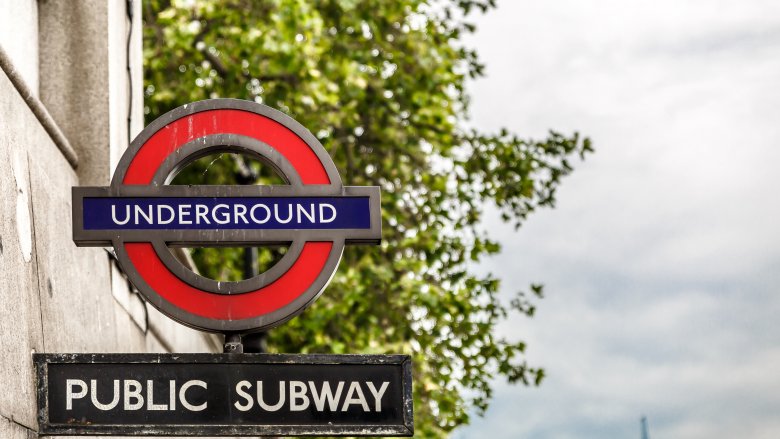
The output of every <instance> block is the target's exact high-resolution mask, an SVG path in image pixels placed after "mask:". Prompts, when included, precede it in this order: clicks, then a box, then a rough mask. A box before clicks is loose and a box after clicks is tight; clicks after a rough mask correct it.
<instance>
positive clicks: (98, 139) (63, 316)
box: [0, 0, 221, 439]
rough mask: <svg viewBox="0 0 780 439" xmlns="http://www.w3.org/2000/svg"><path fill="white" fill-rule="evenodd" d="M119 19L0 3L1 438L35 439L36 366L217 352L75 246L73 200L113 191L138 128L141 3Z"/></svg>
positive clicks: (103, 3) (97, 7) (46, 2)
mask: <svg viewBox="0 0 780 439" xmlns="http://www.w3.org/2000/svg"><path fill="white" fill-rule="evenodd" d="M125 7H126V2H125V1H124V0H92V1H89V0H74V1H65V0H41V1H39V2H36V1H34V0H18V1H17V0H0V218H1V219H2V220H1V221H0V304H2V306H0V384H1V385H2V388H3V391H2V392H0V438H12V439H16V438H30V437H37V428H38V426H37V419H36V400H35V392H34V378H35V377H34V371H33V367H32V356H31V354H32V353H33V352H74V353H77V352H213V351H217V350H219V349H220V348H221V344H220V341H219V340H218V338H217V337H215V336H211V335H206V334H204V333H200V332H197V331H194V330H191V329H188V328H186V327H184V326H181V325H179V324H177V323H175V322H173V321H171V320H169V319H167V318H165V317H164V316H162V315H161V314H160V313H158V312H157V311H156V310H154V309H153V308H151V307H150V306H147V305H146V304H145V303H144V302H143V301H142V300H141V299H140V298H139V296H138V295H137V294H135V293H134V292H133V290H132V288H131V286H130V285H129V284H128V283H127V281H126V279H125V277H124V276H123V274H122V273H121V271H120V270H119V269H118V268H117V267H116V265H115V263H114V262H113V260H112V258H111V257H110V255H109V252H108V251H107V250H106V249H103V248H77V247H76V246H75V245H74V244H73V241H72V231H71V227H72V225H71V187H73V186H79V185H82V186H83V185H101V186H106V185H108V184H109V180H110V175H111V169H112V166H113V163H115V161H116V159H117V157H119V156H120V155H121V153H122V151H124V149H125V148H127V145H128V138H129V134H136V133H137V132H138V131H139V130H140V129H141V127H142V125H143V122H142V121H143V115H142V107H143V106H142V102H141V96H142V93H141V87H142V71H141V63H140V47H141V42H140V41H141V40H140V36H141V32H140V16H141V13H140V7H141V2H140V1H135V2H133V7H134V8H136V12H135V14H134V17H135V18H134V20H135V22H134V23H132V24H131V22H130V20H129V19H128V17H127V14H126V10H125ZM131 25H133V26H135V27H134V32H132V37H131V38H133V40H132V41H131V53H130V54H129V56H128V53H127V48H126V47H127V38H128V35H129V34H130V33H129V32H128V31H129V26H131ZM128 58H129V59H130V64H131V74H130V75H128V74H127V70H126V66H127V62H128ZM131 77H132V83H131ZM131 93H132V95H133V96H134V105H133V106H132V107H131V106H130V105H129V96H130V95H131ZM128 112H129V113H128ZM128 114H129V115H130V122H129V123H128ZM69 148H70V150H69ZM71 153H72V156H71ZM76 160H77V166H74V164H76Z"/></svg>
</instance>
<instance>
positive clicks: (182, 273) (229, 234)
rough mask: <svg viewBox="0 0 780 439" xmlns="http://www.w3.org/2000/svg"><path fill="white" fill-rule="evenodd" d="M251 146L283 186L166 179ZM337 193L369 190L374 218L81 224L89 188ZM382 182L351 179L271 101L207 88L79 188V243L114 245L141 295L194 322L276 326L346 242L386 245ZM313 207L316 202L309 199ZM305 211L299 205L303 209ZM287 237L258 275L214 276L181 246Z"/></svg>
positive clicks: (323, 281) (151, 193)
mask: <svg viewBox="0 0 780 439" xmlns="http://www.w3.org/2000/svg"><path fill="white" fill-rule="evenodd" d="M225 152H227V153H238V154H245V155H248V156H252V157H254V158H256V159H258V160H260V161H262V162H263V163H265V164H267V165H270V166H271V167H272V168H273V169H275V170H276V171H277V173H278V174H279V175H280V176H281V177H282V178H283V179H284V180H285V182H286V183H288V184H287V185H279V186H238V185H236V186H207V185H203V186H170V185H169V183H170V182H171V180H172V179H173V177H174V176H175V175H176V173H178V172H179V171H180V170H181V169H182V168H183V167H185V166H186V165H188V164H189V163H192V161H194V160H197V159H199V158H202V157H205V156H207V155H210V154H215V153H225ZM166 195H167V196H170V197H183V198H188V197H206V198H213V199H217V198H219V197H226V198H230V197H250V198H251V197H254V198H258V199H259V198H263V197H277V198H290V199H291V198H301V197H340V198H350V197H359V198H365V199H367V201H368V214H369V220H368V227H367V228H360V229H358V228H341V229H339V228H328V227H323V228H320V229H317V228H303V227H302V228H297V229H294V228H286V229H284V230H281V229H279V230H272V229H235V228H230V227H225V228H221V229H220V228H215V229H211V230H204V229H191V230H182V229H179V230H145V229H142V228H139V229H122V230H116V229H101V230H94V229H91V230H85V229H84V215H85V211H84V204H83V203H84V200H85V199H87V198H122V197H128V198H131V197H144V198H147V199H151V198H160V197H165V196H166ZM380 197H381V195H380V188H379V187H377V186H345V185H343V183H342V180H341V176H340V175H339V173H338V169H337V168H336V165H335V164H334V162H333V160H332V158H331V157H330V155H329V154H328V152H327V151H326V150H325V148H324V147H323V146H322V144H321V143H320V142H319V140H317V138H316V137H315V136H314V135H313V134H312V133H311V132H309V131H308V130H307V129H306V128H305V127H304V126H302V125H301V124H300V123H298V122H297V121H295V120H294V119H292V118H291V117H290V116H288V115H286V114H284V113H282V112H280V111H278V110H275V109H273V108H271V107H268V106H265V105H262V104H259V103H255V102H252V101H245V100H239V99H209V100H204V101H198V102H193V103H189V104H186V105H183V106H181V107H178V108H175V109H173V110H171V111H169V112H168V113H166V114H164V115H162V116H160V117H159V118H157V119H156V120H154V121H153V122H152V123H150V124H149V125H148V126H147V127H146V128H144V130H143V131H142V132H141V133H140V134H139V135H138V137H136V138H135V140H133V142H132V143H131V144H130V146H129V148H128V149H127V150H126V151H125V153H124V154H123V155H122V157H121V159H120V160H119V163H118V165H117V167H116V170H115V172H114V175H113V178H112V180H111V184H110V185H109V186H108V187H74V188H73V189H72V209H71V211H72V212H71V214H72V216H73V221H72V223H73V240H74V242H75V243H76V245H77V246H109V245H110V246H113V247H114V250H115V254H116V258H117V262H118V263H119V265H120V267H121V268H122V271H123V272H124V273H125V274H126V275H127V277H128V280H129V281H130V282H131V283H132V284H133V285H134V286H135V287H136V288H137V289H138V291H139V293H140V294H141V296H142V297H143V298H144V299H145V300H146V301H147V302H148V303H149V304H151V305H152V306H154V307H155V308H156V309H158V310H159V311H160V312H162V313H163V314H165V315H166V316H168V317H170V318H171V319H173V320H175V321H177V322H179V323H181V324H184V325H186V326H189V327H191V328H194V329H198V330H201V331H207V332H215V333H223V334H248V333H252V332H258V331H263V330H267V329H270V328H273V327H276V326H279V325H281V324H283V323H285V322H286V321H288V320H289V319H291V318H293V317H295V316H297V315H298V314H300V313H301V312H303V311H304V310H305V309H306V308H307V307H308V306H310V305H311V304H312V303H313V302H314V301H315V300H316V299H317V298H318V297H319V296H320V294H322V292H323V291H324V289H325V288H326V286H327V285H328V283H329V282H330V279H331V278H332V277H333V275H334V274H335V272H336V269H337V268H338V265H339V262H340V260H341V256H342V252H343V250H344V247H345V246H346V245H351V244H379V243H380V241H381V236H382V218H381V207H380V205H381V200H380ZM312 206H313V205H312ZM299 215H300V214H299ZM279 244H282V245H289V248H288V251H287V252H286V253H285V254H284V256H283V257H282V258H281V260H280V261H278V262H277V263H276V264H275V265H274V266H273V267H272V268H270V269H269V270H267V271H266V272H264V273H260V274H258V275H257V276H254V277H252V278H250V279H245V280H240V281H217V280H214V279H209V278H207V277H204V276H201V275H200V274H198V273H195V272H194V271H192V270H190V269H189V268H187V267H185V266H184V264H183V263H182V262H181V261H179V259H178V258H176V257H175V255H174V254H173V253H172V252H171V250H170V247H175V246H193V247H194V246H200V245H205V246H209V247H211V246H236V247H247V246H252V245H279Z"/></svg>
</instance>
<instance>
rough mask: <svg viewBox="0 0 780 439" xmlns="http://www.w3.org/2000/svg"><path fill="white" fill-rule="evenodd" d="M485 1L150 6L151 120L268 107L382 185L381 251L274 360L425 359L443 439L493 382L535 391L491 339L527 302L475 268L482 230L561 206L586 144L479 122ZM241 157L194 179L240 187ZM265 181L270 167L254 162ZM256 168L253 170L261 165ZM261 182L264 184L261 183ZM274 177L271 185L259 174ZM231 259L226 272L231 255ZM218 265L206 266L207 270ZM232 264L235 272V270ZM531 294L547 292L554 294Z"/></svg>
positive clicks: (354, 257) (276, 0)
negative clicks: (204, 102) (490, 130)
mask: <svg viewBox="0 0 780 439" xmlns="http://www.w3.org/2000/svg"><path fill="white" fill-rule="evenodd" d="M493 3H494V2H493V0H486V1H467V0H457V1H456V0H452V1H436V0H429V1H425V0H319V1H307V0H255V1H250V0H231V1H222V2H218V1H216V0H190V1H174V2H172V3H169V2H166V1H163V0H153V1H148V2H145V3H144V21H145V28H144V66H145V69H146V84H145V87H146V109H145V110H146V114H147V118H148V120H152V119H154V118H155V117H157V116H159V115H160V114H162V113H164V112H165V111H167V110H169V109H172V108H174V107H177V106H179V105H181V104H183V103H187V102H191V101H195V100H200V99H206V98H214V97H233V98H242V99H249V100H255V101H257V102H262V103H265V104H267V105H270V106H272V107H275V108H277V109H280V110H282V111H284V112H286V113H288V114H290V115H291V116H292V117H294V118H295V119H297V120H298V121H299V122H301V123H302V124H303V125H304V126H306V127H308V128H309V129H310V130H311V131H312V132H313V133H314V134H315V135H316V136H317V137H318V138H319V140H320V141H321V142H322V144H323V145H324V146H325V148H326V149H327V150H328V151H329V152H330V154H331V156H332V157H333V159H334V161H335V162H336V165H337V167H338V168H339V170H340V172H341V173H342V177H343V179H344V181H345V182H346V183H347V184H350V185H378V186H381V188H382V211H383V225H384V226H383V243H382V245H381V247H379V248H376V247H354V246H353V247H350V248H348V249H347V250H346V251H345V254H344V259H343V261H342V263H341V265H340V269H339V271H338V273H337V275H336V276H335V277H334V279H333V281H332V282H331V284H330V286H329V288H328V289H327V291H326V292H325V294H324V295H323V296H322V297H321V298H320V299H319V300H318V301H317V302H316V303H315V304H314V305H313V306H312V307H311V308H310V309H309V310H307V311H306V312H305V313H304V314H302V316H301V317H299V318H296V319H293V320H292V321H291V322H289V323H288V324H286V325H284V326H282V327H280V328H277V329H275V330H273V331H271V333H270V334H269V346H270V348H271V349H273V350H275V351H287V352H304V353H308V352H335V353H407V354H411V355H412V356H413V364H414V384H415V386H414V396H415V421H416V422H415V424H416V429H417V433H418V434H419V435H420V436H424V437H428V436H430V437H442V436H446V434H447V432H449V431H451V430H452V429H453V428H455V427H456V426H458V425H461V424H464V423H467V422H468V415H469V412H470V411H471V407H474V406H475V407H477V408H478V409H479V410H484V409H485V408H486V407H487V404H488V400H489V399H490V397H491V387H490V382H491V380H492V379H493V378H494V377H496V376H503V377H506V378H507V379H508V380H509V381H510V382H521V383H524V384H538V383H539V381H540V380H541V379H542V377H543V371H542V370H541V369H537V368H533V367H529V366H528V365H527V364H526V362H525V360H524V358H523V351H524V346H525V345H524V344H523V343H522V342H519V341H513V340H506V339H503V338H500V337H498V336H496V335H495V334H494V328H495V326H496V324H497V323H499V322H500V321H502V320H503V319H505V318H506V317H507V316H508V313H510V312H519V313H524V314H526V315H529V316H530V315H532V314H533V309H534V308H533V305H532V304H531V302H530V301H529V299H528V298H527V297H525V296H523V295H522V294H521V295H520V296H519V297H518V298H517V299H516V300H515V301H513V302H512V303H511V304H505V303H502V302H501V301H500V300H499V298H498V288H499V281H498V279H495V278H494V277H491V276H477V275H475V274H473V273H472V272H471V271H469V266H470V265H471V264H473V263H476V262H478V261H480V260H481V259H482V258H484V257H485V256H487V255H491V254H496V253H498V252H499V250H500V245H499V243H498V242H496V241H494V240H492V239H490V238H489V237H488V235H487V233H485V231H484V230H482V229H481V228H480V220H481V219H482V217H483V211H484V208H485V206H486V205H490V204H491V203H493V204H495V205H496V206H497V207H498V208H499V210H500V211H501V212H502V215H503V216H504V219H505V220H507V221H512V222H514V223H515V224H516V225H517V226H519V225H520V224H521V222H522V221H523V220H524V219H525V218H526V216H527V215H528V214H529V213H531V212H533V211H534V210H535V209H537V208H538V207H540V206H552V205H553V204H554V201H555V192H556V188H557V187H558V184H559V182H560V180H561V178H562V177H563V176H564V175H566V174H567V173H569V172H570V171H571V169H572V167H571V164H570V161H571V160H572V158H574V157H576V156H580V157H582V156H584V155H585V154H586V153H587V152H589V151H591V147H590V143H589V141H588V140H587V139H580V138H579V137H578V136H577V134H574V135H571V136H566V135H562V134H558V133H551V134H550V136H549V137H548V138H546V139H544V140H538V141H536V140H525V139H522V138H520V137H518V136H517V135H515V134H512V133H510V132H508V131H501V132H499V133H495V134H487V133H482V132H479V131H477V130H474V129H470V128H464V127H466V126H467V123H466V115H467V105H468V96H467V94H466V92H465V85H466V81H467V80H469V79H470V78H476V77H479V76H481V75H482V74H483V66H482V65H481V64H480V63H479V60H478V58H477V54H476V53H475V52H474V51H472V50H470V49H468V48H466V47H464V46H463V44H462V43H461V42H460V40H461V37H462V36H463V35H464V34H466V33H468V32H471V31H473V29H474V26H473V25H472V24H470V23H468V21H467V20H468V17H469V14H470V13H471V12H472V10H475V9H477V10H481V11H485V10H487V9H488V8H490V7H493V6H494V5H493ZM248 168H252V167H248V166H247V165H246V164H245V163H243V162H242V161H240V160H225V159H224V158H223V159H219V160H217V161H216V162H214V163H212V164H210V162H200V163H199V164H196V166H193V167H191V168H190V170H189V173H187V172H185V173H184V174H182V175H181V176H180V179H181V181H185V182H186V181H188V180H192V181H198V180H199V179H200V178H202V177H203V174H204V173H206V172H208V174H209V175H210V176H211V177H210V178H213V179H214V181H215V182H222V183H235V182H238V180H235V177H234V176H235V175H243V174H246V172H244V173H243V174H241V172H239V174H235V172H234V171H236V170H239V171H242V170H243V171H245V170H246V169H248ZM254 170H255V171H259V169H254ZM250 175H251V173H250ZM253 178H254V177H253ZM268 178H270V176H268V175H265V176H261V178H260V180H259V181H260V182H264V181H266V180H267V179H268ZM195 257H196V259H197V260H198V261H199V262H200V263H201V267H203V270H204V271H205V272H206V273H207V274H209V275H211V276H227V277H229V278H236V277H240V272H238V267H240V260H241V251H240V250H239V249H235V250H230V251H227V252H226V251H222V252H221V253H217V251H216V250H213V249H205V250H198V252H197V253H196V254H195ZM220 259H222V260H223V262H224V263H220V261H219V260H220ZM204 262H207V264H205V265H204ZM225 267H228V273H225ZM533 291H534V293H535V294H537V295H538V296H540V297H541V287H539V286H536V285H534V286H533Z"/></svg>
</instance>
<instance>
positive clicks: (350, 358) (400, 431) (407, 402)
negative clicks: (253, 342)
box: [33, 353, 414, 436]
mask: <svg viewBox="0 0 780 439" xmlns="http://www.w3.org/2000/svg"><path fill="white" fill-rule="evenodd" d="M33 363H34V367H35V371H36V393H37V397H38V398H37V399H38V426H39V434H41V435H42V436H51V435H108V436H115V435H125V436H288V435H293V436H323V435H324V436H328V435H330V436H413V435H414V419H413V416H414V413H413V397H412V365H411V358H410V357H409V356H408V355H354V354H353V355H344V354H342V355H334V354H38V353H35V354H33ZM52 364H128V365H131V364H169V365H170V364H180V365H186V364H212V365H213V364H262V365H275V366H278V367H280V368H281V367H284V366H285V365H312V366H316V365H385V366H386V365H394V366H398V367H399V368H400V370H401V396H402V405H403V407H402V408H401V417H402V423H400V424H392V425H376V424H374V423H364V424H349V425H333V424H331V425H327V424H322V425H289V424H288V425H284V424H281V425H278V424H277V425H260V424H253V425H238V424H233V425H231V424H210V425H209V424H205V425H193V424H150V425H140V424H111V425H98V424H92V425H89V424H82V425H77V424H73V423H71V424H67V423H50V422H49V401H48V394H49V391H48V378H49V373H48V367H49V365H52Z"/></svg>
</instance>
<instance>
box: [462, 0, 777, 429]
mask: <svg viewBox="0 0 780 439" xmlns="http://www.w3.org/2000/svg"><path fill="white" fill-rule="evenodd" d="M478 24H479V28H480V31H479V34H478V35H477V36H476V37H475V38H474V39H473V41H472V42H473V44H475V45H476V46H477V48H478V49H479V52H480V53H481V54H482V57H483V61H485V62H486V63H487V66H488V78H487V79H486V80H481V81H478V82H476V83H475V84H473V86H472V88H471V90H472V95H473V96H474V101H473V111H472V113H473V116H474V120H473V123H474V124H475V125H477V126H479V127H481V128H483V129H497V128H498V127H501V126H508V127H510V128H512V129H513V130H515V131H518V132H520V133H523V134H529V135H534V136H543V135H544V134H545V133H546V130H547V129H549V128H555V129H557V130H563V131H567V130H568V131H573V130H579V131H580V132H582V133H584V134H586V135H588V136H591V137H592V138H593V140H594V142H595V146H596V149H597V152H596V154H595V155H593V156H591V157H590V158H589V159H588V160H587V162H586V163H584V164H582V165H580V166H579V167H578V169H577V170H576V171H575V173H574V174H573V175H572V176H570V177H568V178H567V179H566V180H565V181H564V183H563V186H562V188H561V191H560V195H559V203H558V204H559V206H558V208H557V209H555V210H552V211H544V212H540V213H538V214H537V215H535V216H534V217H532V218H531V219H529V221H528V222H527V224H526V225H525V226H524V227H523V228H521V229H520V232H519V233H517V234H515V235H513V236H514V238H513V239H511V240H509V241H507V242H505V251H504V253H503V254H502V255H501V256H499V257H496V258H493V259H492V260H490V261H489V262H488V263H486V264H485V265H484V266H483V267H481V268H482V269H485V270H489V271H491V272H493V273H495V274H497V275H498V276H499V277H501V278H503V279H504V280H505V282H504V285H505V286H506V288H505V294H507V296H509V295H510V294H513V293H514V291H512V288H515V287H516V286H518V285H527V284H528V283H530V282H531V281H541V282H544V283H546V285H547V291H548V292H549V297H548V298H547V299H545V300H543V301H542V302H541V303H540V307H539V310H538V315H537V318H535V319H534V320H532V321H528V320H521V319H518V320H513V321H511V322H508V323H507V324H505V325H503V326H502V327H501V331H502V332H503V333H505V334H508V335H510V336H514V337H522V338H524V339H525V340H528V341H529V359H530V361H531V362H532V363H538V364H541V365H543V366H544V367H545V368H546V369H547V370H548V372H549V374H550V375H549V379H548V380H547V381H546V382H545V383H544V384H543V385H542V387H541V388H539V389H524V388H518V387H506V386H500V387H499V389H498V391H497V397H496V400H495V402H494V404H493V407H492V408H491V409H490V411H489V412H488V415H487V418H486V419H485V420H477V421H476V422H475V425H474V426H473V427H470V428H467V429H464V430H461V431H460V432H458V433H457V434H456V437H485V436H487V435H488V434H489V435H490V436H492V437H495V438H503V437H506V438H510V437H543V438H557V437H577V438H586V437H594V438H595V437H599V438H600V437H638V436H639V417H640V416H641V415H642V414H646V415H648V417H649V422H650V430H651V437H674V438H688V437H690V438H695V437H714V438H717V437H722V438H731V437H774V436H776V434H777V431H780V418H778V417H777V416H776V409H777V407H778V406H779V405H780V378H778V374H777V372H776V371H777V370H778V369H779V368H780V331H778V330H777V329H776V323H775V321H776V315H777V314H778V312H780V295H777V294H775V293H776V290H777V288H778V286H779V285H780V275H778V274H776V273H775V272H776V271H777V269H776V267H777V266H778V263H780V228H778V227H777V224H779V223H780V197H779V196H778V195H777V193H776V190H777V189H778V188H780V177H779V176H778V172H777V171H776V168H777V166H778V163H780V124H779V123H777V121H778V108H780V81H778V78H780V31H778V29H780V3H778V2H768V1H764V2H762V1H728V2H723V1H721V2H711V1H703V0H702V1H672V0H666V1H657V2H640V1H623V0H614V1H591V2H580V1H576V0H564V1H543V0H536V1H511V2H510V1H504V2H501V3H500V4H499V10H498V12H494V13H492V14H490V15H488V16H487V17H485V18H484V19H481V20H480V21H479V22H478ZM495 222H497V221H496V220H495V219H493V220H491V223H490V230H494V231H495V232H496V235H495V236H507V235H509V234H510V233H511V232H510V230H511V227H509V226H505V225H498V224H494V223H495Z"/></svg>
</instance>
